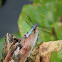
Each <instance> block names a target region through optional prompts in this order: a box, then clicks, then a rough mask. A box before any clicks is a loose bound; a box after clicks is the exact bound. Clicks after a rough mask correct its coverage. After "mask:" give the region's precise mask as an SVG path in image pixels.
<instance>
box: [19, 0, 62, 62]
mask: <svg viewBox="0 0 62 62" xmlns="http://www.w3.org/2000/svg"><path fill="white" fill-rule="evenodd" d="M61 17H62V0H34V3H33V4H32V5H31V4H29V5H25V6H24V7H23V9H22V12H21V14H20V17H19V20H18V25H19V30H20V35H21V36H23V34H24V33H26V32H29V31H30V29H31V26H33V24H35V23H36V22H38V23H39V26H38V27H39V28H40V29H39V40H38V43H37V46H36V47H38V45H39V43H40V42H48V41H53V40H62V23H61ZM26 21H27V23H26ZM61 53H62V50H61V51H60V52H54V53H52V55H51V61H52V62H62V59H61V57H62V54H61ZM58 56H59V57H58Z"/></svg>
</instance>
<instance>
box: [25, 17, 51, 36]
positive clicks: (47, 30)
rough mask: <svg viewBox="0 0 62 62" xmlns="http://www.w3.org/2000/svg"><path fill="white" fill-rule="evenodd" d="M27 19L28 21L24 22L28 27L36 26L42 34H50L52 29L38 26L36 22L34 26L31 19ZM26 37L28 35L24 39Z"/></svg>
mask: <svg viewBox="0 0 62 62" xmlns="http://www.w3.org/2000/svg"><path fill="white" fill-rule="evenodd" d="M28 19H29V21H26V22H27V24H28V25H29V26H30V27H32V26H33V25H34V26H35V25H37V26H38V27H39V30H41V31H43V32H46V33H49V34H52V32H51V30H52V27H44V26H41V25H39V23H38V22H36V24H34V22H33V21H32V20H31V18H30V17H29V16H28ZM32 30H33V28H32ZM28 36H29V34H28V35H27V36H26V37H28Z"/></svg>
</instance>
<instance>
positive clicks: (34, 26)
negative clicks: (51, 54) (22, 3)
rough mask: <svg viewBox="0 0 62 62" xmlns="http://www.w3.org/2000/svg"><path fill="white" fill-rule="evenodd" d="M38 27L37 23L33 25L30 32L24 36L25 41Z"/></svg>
mask: <svg viewBox="0 0 62 62" xmlns="http://www.w3.org/2000/svg"><path fill="white" fill-rule="evenodd" d="M37 26H38V23H36V24H34V25H33V27H32V29H31V30H30V32H29V33H28V34H27V35H26V36H25V39H26V38H27V37H28V36H29V35H30V34H31V33H32V32H33V30H34V29H35V28H36V27H37Z"/></svg>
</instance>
